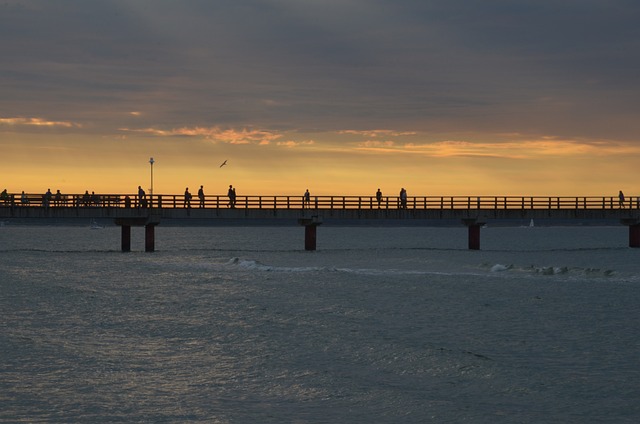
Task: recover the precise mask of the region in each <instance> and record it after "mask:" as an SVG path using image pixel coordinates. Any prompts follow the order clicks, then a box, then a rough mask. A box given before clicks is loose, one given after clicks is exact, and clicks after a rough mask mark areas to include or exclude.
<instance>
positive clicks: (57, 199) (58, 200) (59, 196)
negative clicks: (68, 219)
mask: <svg viewBox="0 0 640 424" xmlns="http://www.w3.org/2000/svg"><path fill="white" fill-rule="evenodd" d="M53 203H54V204H55V205H56V206H60V205H61V204H62V193H60V190H56V197H55V198H54V202H53Z"/></svg>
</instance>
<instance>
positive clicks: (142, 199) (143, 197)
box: [138, 186, 147, 208]
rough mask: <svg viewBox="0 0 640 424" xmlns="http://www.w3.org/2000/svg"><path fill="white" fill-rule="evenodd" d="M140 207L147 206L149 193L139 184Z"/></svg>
mask: <svg viewBox="0 0 640 424" xmlns="http://www.w3.org/2000/svg"><path fill="white" fill-rule="evenodd" d="M138 207H141V208H146V207H147V193H145V192H144V190H143V189H142V187H140V186H138Z"/></svg>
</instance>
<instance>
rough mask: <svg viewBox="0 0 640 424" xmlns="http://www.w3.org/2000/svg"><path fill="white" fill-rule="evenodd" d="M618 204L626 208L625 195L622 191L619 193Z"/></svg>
mask: <svg viewBox="0 0 640 424" xmlns="http://www.w3.org/2000/svg"><path fill="white" fill-rule="evenodd" d="M618 203H619V204H620V207H621V208H624V193H623V192H622V190H620V191H619V192H618Z"/></svg>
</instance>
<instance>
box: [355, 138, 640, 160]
mask: <svg viewBox="0 0 640 424" xmlns="http://www.w3.org/2000/svg"><path fill="white" fill-rule="evenodd" d="M357 149H359V150H365V151H371V152H379V153H387V154H388V153H395V154H418V155H425V156H428V157H439V158H447V157H494V158H503V159H541V158H545V157H557V158H575V157H579V156H589V155H590V156H616V155H637V154H640V146H637V145H635V144H634V143H621V142H614V141H609V140H603V141H595V142H594V141H589V140H568V139H559V138H557V137H542V138H540V139H537V140H512V141H501V142H480V141H474V142H471V141H464V140H442V141H437V142H429V143H415V142H407V143H398V142H392V141H365V142H362V143H358V144H357Z"/></svg>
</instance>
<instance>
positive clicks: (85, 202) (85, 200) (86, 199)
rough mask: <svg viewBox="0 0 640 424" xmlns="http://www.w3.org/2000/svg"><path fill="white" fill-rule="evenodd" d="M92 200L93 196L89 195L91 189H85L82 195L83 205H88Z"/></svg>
mask: <svg viewBox="0 0 640 424" xmlns="http://www.w3.org/2000/svg"><path fill="white" fill-rule="evenodd" d="M90 202H91V196H90V195H89V190H85V191H84V194H83V195H82V205H83V206H88V205H89V203H90Z"/></svg>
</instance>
